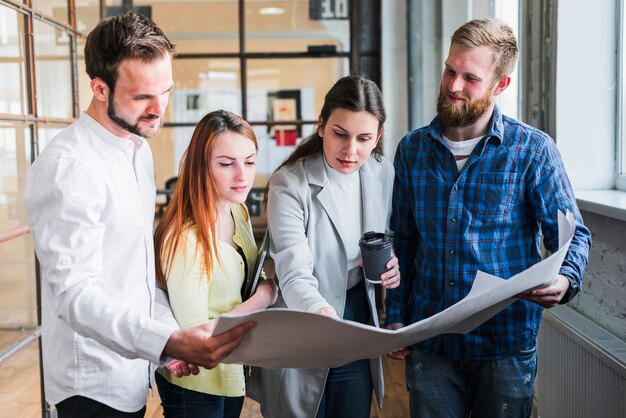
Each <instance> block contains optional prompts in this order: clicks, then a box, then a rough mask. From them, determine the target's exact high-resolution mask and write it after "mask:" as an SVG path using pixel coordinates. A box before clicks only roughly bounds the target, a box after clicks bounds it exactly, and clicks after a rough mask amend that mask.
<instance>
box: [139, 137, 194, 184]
mask: <svg viewBox="0 0 626 418" xmlns="http://www.w3.org/2000/svg"><path fill="white" fill-rule="evenodd" d="M193 130H194V127H193V126H189V127H187V126H186V127H180V128H178V127H177V128H163V129H162V130H161V132H160V133H159V134H158V135H157V136H155V137H153V138H150V148H151V149H152V155H153V156H154V176H155V179H156V186H157V189H164V188H165V181H166V180H167V179H169V178H170V177H174V176H177V175H178V167H179V164H180V160H181V158H182V157H183V153H184V152H185V150H186V149H187V146H188V145H189V141H191V134H193Z"/></svg>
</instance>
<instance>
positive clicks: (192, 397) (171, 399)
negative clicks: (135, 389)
mask: <svg viewBox="0 0 626 418" xmlns="http://www.w3.org/2000/svg"><path fill="white" fill-rule="evenodd" d="M155 379H156V383H157V388H158V389H159V395H160V396H161V406H163V416H165V417H166V418H237V417H239V415H240V414H241V408H242V407H243V400H244V397H243V396H218V395H210V394H208V393H202V392H196V391H195V390H191V389H185V388H182V387H180V386H177V385H175V384H173V383H170V382H168V381H167V380H166V379H165V378H164V377H163V376H161V375H160V374H158V373H155Z"/></svg>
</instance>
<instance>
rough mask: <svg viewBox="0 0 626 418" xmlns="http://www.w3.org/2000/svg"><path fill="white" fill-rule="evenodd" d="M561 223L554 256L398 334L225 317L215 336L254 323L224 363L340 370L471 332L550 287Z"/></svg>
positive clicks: (483, 276) (319, 320) (315, 318)
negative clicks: (527, 295)
mask: <svg viewBox="0 0 626 418" xmlns="http://www.w3.org/2000/svg"><path fill="white" fill-rule="evenodd" d="M558 222H559V249H558V250H557V251H556V252H555V253H554V254H552V255H551V256H549V257H548V258H546V259H545V260H542V261H541V262H539V263H537V264H535V265H533V266H531V267H530V268H529V269H527V270H525V271H523V272H521V273H519V274H516V275H515V276H513V277H510V278H509V279H507V280H504V279H501V278H499V277H496V276H492V275H490V274H487V273H484V272H482V271H479V272H478V273H477V274H476V278H475V279H474V283H473V285H472V288H471V290H470V292H469V294H468V295H467V296H466V297H465V298H463V299H462V300H460V301H459V302H458V303H456V304H454V305H453V306H451V307H449V308H447V309H445V310H443V311H441V312H439V313H438V314H436V315H433V316H431V317H430V318H426V319H424V320H422V321H419V322H416V323H414V324H411V325H409V326H407V327H405V328H402V329H399V330H396V331H390V330H386V329H381V328H376V327H372V326H369V325H363V324H359V323H356V322H351V321H345V320H340V319H332V318H328V317H325V316H321V315H316V314H311V313H306V312H300V311H293V310H289V309H270V310H265V311H258V312H253V313H250V314H247V315H231V314H226V315H222V316H220V317H218V318H217V321H216V324H215V330H214V333H216V334H219V333H222V332H224V331H227V330H228V329H230V328H232V327H234V326H236V325H238V324H241V323H243V322H245V321H255V322H256V326H255V327H254V328H253V329H252V330H251V331H250V332H249V333H248V334H247V335H246V337H245V338H244V340H243V342H242V343H241V345H240V346H239V347H238V348H237V349H236V350H235V351H233V352H232V353H231V354H230V355H229V356H228V357H227V358H226V359H225V360H224V361H223V362H224V363H238V364H248V365H252V366H260V367H270V368H273V367H290V368H311V367H339V366H341V365H344V364H346V363H349V362H351V361H354V360H357V359H362V358H374V357H378V356H380V355H382V354H384V353H388V352H390V351H393V350H397V349H399V348H402V347H406V346H409V345H411V344H414V343H417V342H420V341H423V340H426V339H428V338H431V337H434V336H436V335H439V334H443V333H458V334H464V333H467V332H470V331H471V330H473V329H474V328H476V327H478V326H479V325H480V324H482V323H484V322H485V321H487V320H488V319H489V318H491V317H493V316H494V315H495V314H497V313H498V312H500V311H501V310H502V309H504V308H506V307H507V306H508V305H510V304H511V303H513V302H515V299H514V298H513V296H515V295H517V294H519V293H522V292H526V291H528V290H531V289H534V288H537V287H542V286H546V285H549V284H550V283H552V281H553V280H554V278H555V277H556V275H557V274H558V272H559V269H560V267H561V264H562V263H563V259H564V258H565V254H566V253H567V250H568V248H569V244H570V242H571V240H572V237H573V236H574V230H575V222H574V217H573V215H572V214H571V213H570V212H567V214H566V215H563V213H561V212H559V213H558Z"/></svg>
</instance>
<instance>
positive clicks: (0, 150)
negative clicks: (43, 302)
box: [0, 122, 37, 328]
mask: <svg viewBox="0 0 626 418" xmlns="http://www.w3.org/2000/svg"><path fill="white" fill-rule="evenodd" d="M30 136H31V127H30V126H29V125H26V124H23V123H12V122H0V185H1V186H2V187H1V188H0V213H1V214H2V215H1V216H0V232H7V231H9V230H11V229H14V228H17V227H21V226H23V225H26V224H27V223H28V218H27V214H26V208H25V205H24V202H23V200H22V195H23V193H24V180H25V176H26V171H27V170H28V167H29V165H30ZM0 245H1V247H0V265H2V269H0V286H1V288H2V289H3V291H2V292H0V307H1V308H0V327H2V328H17V327H22V326H25V327H32V326H34V325H36V324H37V316H36V303H35V301H36V298H35V280H33V278H34V277H35V262H34V259H33V254H34V250H33V246H32V242H31V240H30V237H29V236H24V237H19V238H14V239H12V240H9V241H5V242H2V243H1V244H0Z"/></svg>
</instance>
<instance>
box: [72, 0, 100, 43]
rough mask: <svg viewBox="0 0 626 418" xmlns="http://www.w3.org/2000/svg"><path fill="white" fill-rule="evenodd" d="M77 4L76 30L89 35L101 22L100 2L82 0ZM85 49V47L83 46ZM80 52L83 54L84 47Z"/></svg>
mask: <svg viewBox="0 0 626 418" xmlns="http://www.w3.org/2000/svg"><path fill="white" fill-rule="evenodd" d="M75 3H76V30H78V31H79V32H81V33H83V34H85V35H86V34H88V33H89V32H91V30H92V29H93V28H95V27H96V25H97V24H98V22H99V21H100V0H81V1H77V2H75ZM83 47H84V45H83ZM78 50H79V51H80V52H81V53H82V50H83V49H82V47H80V45H79V48H78Z"/></svg>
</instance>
